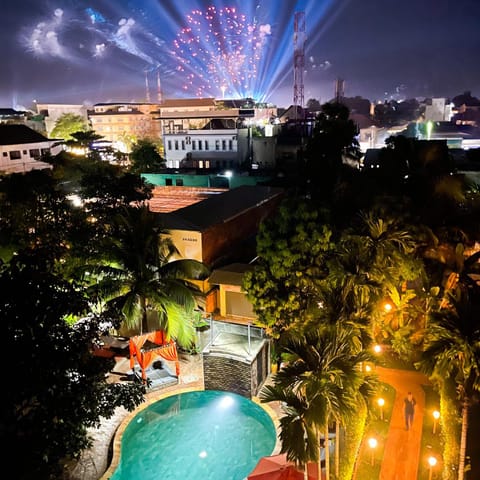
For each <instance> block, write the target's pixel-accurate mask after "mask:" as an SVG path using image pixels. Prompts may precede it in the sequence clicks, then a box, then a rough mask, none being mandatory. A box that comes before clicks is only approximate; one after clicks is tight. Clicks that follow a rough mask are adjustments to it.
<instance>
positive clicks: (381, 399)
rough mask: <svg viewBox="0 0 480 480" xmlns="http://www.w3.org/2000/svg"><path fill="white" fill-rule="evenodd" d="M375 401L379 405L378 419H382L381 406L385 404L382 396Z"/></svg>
mask: <svg viewBox="0 0 480 480" xmlns="http://www.w3.org/2000/svg"><path fill="white" fill-rule="evenodd" d="M377 403H378V406H379V407H380V419H381V420H383V406H384V405H385V400H384V399H383V398H379V399H378V400H377ZM433 433H435V432H433Z"/></svg>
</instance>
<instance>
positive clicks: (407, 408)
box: [403, 392, 417, 430]
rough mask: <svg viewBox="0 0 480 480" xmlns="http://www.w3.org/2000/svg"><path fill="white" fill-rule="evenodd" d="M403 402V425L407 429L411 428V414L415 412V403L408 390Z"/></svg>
mask: <svg viewBox="0 0 480 480" xmlns="http://www.w3.org/2000/svg"><path fill="white" fill-rule="evenodd" d="M403 403H404V413H405V427H406V429H407V430H409V429H410V428H412V425H413V415H414V414H415V405H416V404H417V402H416V400H415V398H414V396H413V395H412V392H408V393H407V396H406V398H405V400H404V401H403Z"/></svg>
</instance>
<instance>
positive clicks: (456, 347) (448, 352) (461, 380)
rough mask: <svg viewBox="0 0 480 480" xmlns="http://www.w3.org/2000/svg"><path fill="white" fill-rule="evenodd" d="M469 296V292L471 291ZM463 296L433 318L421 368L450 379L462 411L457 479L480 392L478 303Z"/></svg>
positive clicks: (442, 379) (460, 476)
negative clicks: (475, 398)
mask: <svg viewBox="0 0 480 480" xmlns="http://www.w3.org/2000/svg"><path fill="white" fill-rule="evenodd" d="M470 293H471V292H470ZM475 293H476V298H474V297H472V295H470V296H468V295H466V294H465V293H463V295H462V296H460V297H458V298H457V299H455V298H453V297H452V298H451V301H450V302H449V303H450V304H451V308H449V309H440V310H439V311H438V312H437V313H436V314H434V315H432V317H433V318H432V322H431V323H430V324H429V326H428V328H427V332H426V339H425V349H424V352H423V353H422V358H421V360H420V362H419V367H420V369H421V370H422V371H423V372H424V373H426V374H427V375H429V376H430V377H431V378H432V379H437V380H438V381H439V382H445V381H448V380H452V381H453V382H454V383H455V385H456V388H457V394H458V399H459V401H460V403H461V408H462V428H461V436H460V450H459V459H458V480H464V472H465V453H466V441H467V430H468V414H469V406H470V402H471V400H472V397H473V395H474V393H475V392H479V391H480V324H479V315H480V304H479V303H478V300H479V295H478V290H477V292H475Z"/></svg>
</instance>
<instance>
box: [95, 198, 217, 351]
mask: <svg viewBox="0 0 480 480" xmlns="http://www.w3.org/2000/svg"><path fill="white" fill-rule="evenodd" d="M111 226H112V230H111V234H110V236H109V237H108V238H106V239H105V243H104V244H102V252H103V254H102V257H101V258H100V259H99V261H98V262H96V265H93V266H92V268H90V266H88V267H86V270H88V272H89V274H90V275H93V277H92V280H94V282H93V286H92V291H94V292H96V294H97V295H98V296H99V298H100V299H103V300H105V301H106V302H107V303H110V304H112V305H115V306H117V307H118V308H119V309H120V310H121V311H122V313H123V316H124V323H125V326H126V327H128V328H130V329H134V330H136V331H137V332H138V331H139V332H140V333H143V332H148V331H149V322H148V320H151V321H152V322H153V321H155V322H156V325H157V326H158V328H163V329H164V330H165V331H166V332H167V333H168V334H169V335H170V336H171V337H172V338H174V339H176V340H177V341H178V342H179V344H180V345H183V346H190V345H191V343H192V342H193V341H194V339H195V331H194V327H193V310H194V308H195V307H196V303H197V302H196V300H197V297H201V296H202V292H201V291H200V289H199V288H198V287H197V286H196V285H195V284H194V283H193V282H192V281H193V280H199V279H204V278H206V276H207V274H208V269H207V268H206V267H205V265H203V264H202V263H201V262H198V261H196V260H191V259H175V256H176V255H178V251H177V249H176V248H175V246H174V245H173V243H172V242H171V241H170V240H169V239H168V237H166V236H165V234H166V233H167V231H165V230H164V229H162V227H161V225H160V223H159V220H158V215H156V214H155V213H152V212H150V210H149V209H148V206H146V205H142V206H137V207H122V208H121V211H120V213H118V214H117V215H115V217H114V219H113V221H112V224H111Z"/></svg>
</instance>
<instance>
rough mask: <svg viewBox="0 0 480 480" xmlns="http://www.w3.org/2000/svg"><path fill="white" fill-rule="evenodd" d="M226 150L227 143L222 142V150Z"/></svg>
mask: <svg viewBox="0 0 480 480" xmlns="http://www.w3.org/2000/svg"><path fill="white" fill-rule="evenodd" d="M226 149H227V141H226V140H222V150H226Z"/></svg>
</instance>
